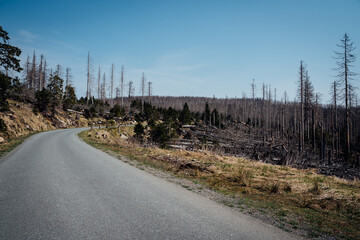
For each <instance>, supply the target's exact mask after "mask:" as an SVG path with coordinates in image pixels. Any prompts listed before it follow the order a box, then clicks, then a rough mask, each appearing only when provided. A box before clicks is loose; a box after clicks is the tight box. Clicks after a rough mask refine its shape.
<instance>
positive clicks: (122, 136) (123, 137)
mask: <svg viewBox="0 0 360 240" xmlns="http://www.w3.org/2000/svg"><path fill="white" fill-rule="evenodd" d="M120 137H121V138H122V139H128V137H127V136H125V135H124V134H121V136H120Z"/></svg>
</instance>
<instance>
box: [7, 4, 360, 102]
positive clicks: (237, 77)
mask: <svg viewBox="0 0 360 240" xmlns="http://www.w3.org/2000/svg"><path fill="white" fill-rule="evenodd" d="M0 11H1V14H0V23H1V25H2V26H3V28H4V29H5V30H6V31H8V32H9V34H10V37H11V43H12V44H13V45H16V46H18V47H20V48H21V49H22V50H23V54H22V57H21V58H22V59H25V58H26V55H27V54H31V53H32V51H33V50H35V51H36V53H37V54H38V55H40V54H44V55H45V57H46V59H47V61H48V63H49V64H50V65H51V66H52V67H55V65H56V64H61V65H62V66H64V67H71V68H72V72H73V75H74V80H73V81H74V85H75V87H76V90H77V95H78V96H84V95H85V91H86V61H87V53H88V52H90V55H91V58H92V63H93V67H94V76H97V68H98V66H99V64H100V65H101V69H102V71H105V72H106V74H107V75H109V73H110V67H111V64H112V63H114V64H115V67H116V71H115V73H116V74H115V77H116V81H117V82H118V81H119V78H120V74H119V73H120V69H121V65H124V66H125V71H126V72H125V80H126V81H127V82H128V81H133V82H134V83H135V87H136V94H139V89H140V87H139V86H140V79H141V74H142V72H145V75H146V78H147V80H148V81H151V82H153V90H154V94H155V95H171V96H208V97H212V96H213V95H215V96H216V97H225V96H228V97H235V96H237V97H241V96H242V93H243V92H245V93H246V95H247V96H250V89H251V88H250V84H251V82H252V79H255V83H256V84H257V96H260V95H261V91H260V88H261V84H262V83H265V84H270V85H271V88H272V89H274V88H276V89H277V95H278V96H277V98H278V99H280V98H281V97H282V95H283V92H284V91H285V90H286V91H287V92H288V95H289V96H290V98H291V99H294V98H295V96H296V81H297V78H298V67H299V63H300V60H303V61H304V62H305V63H306V64H307V67H308V70H309V74H310V76H311V80H312V82H313V85H314V87H315V91H316V92H320V93H321V94H322V98H323V102H324V103H326V102H327V100H328V99H329V96H328V95H329V94H328V92H329V89H330V84H331V82H332V81H334V80H335V78H334V77H333V76H334V75H336V72H335V71H333V70H332V69H333V68H334V67H336V66H335V60H334V59H333V58H332V57H333V56H334V53H333V52H334V50H337V47H336V44H338V43H339V39H340V38H341V37H342V36H343V34H344V33H345V32H347V33H348V34H349V35H350V37H351V39H352V40H353V42H354V44H355V46H357V47H358V48H357V49H356V52H355V53H356V54H357V55H358V56H359V57H360V54H359V53H360V51H359V49H360V28H359V24H360V0H346V1H340V0H339V1H331V0H330V1H329V0H327V1H315V0H313V1H290V0H289V1H265V0H263V1H262V0H258V1H240V0H238V1H230V0H223V1H211V0H208V1H201V0H198V1H187V0H181V1H155V0H154V1H140V0H138V1H135V0H134V1H131V0H128V1H65V0H64V1H36V0H34V1H16V0H0ZM353 70H354V71H355V72H358V73H360V59H359V60H358V61H357V62H356V63H355V68H354V69H353ZM357 79H359V77H357ZM357 82H359V81H357ZM356 85H357V86H360V84H358V83H357V84H356ZM358 92H359V91H358Z"/></svg>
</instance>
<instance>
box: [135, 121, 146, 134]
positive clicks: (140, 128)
mask: <svg viewBox="0 0 360 240" xmlns="http://www.w3.org/2000/svg"><path fill="white" fill-rule="evenodd" d="M134 132H135V137H137V138H142V137H143V136H144V127H143V125H142V124H141V123H139V122H138V123H137V124H136V125H135V127H134Z"/></svg>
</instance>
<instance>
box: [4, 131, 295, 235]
mask: <svg viewBox="0 0 360 240" xmlns="http://www.w3.org/2000/svg"><path fill="white" fill-rule="evenodd" d="M80 131H82V129H66V130H55V131H50V132H43V133H40V134H37V135H34V136H32V137H31V138H29V139H28V140H27V141H26V142H24V143H23V144H22V145H21V146H20V147H19V148H18V149H16V150H15V151H13V152H12V153H10V154H9V155H8V156H6V157H4V158H2V159H0V239H282V240H284V239H294V238H295V237H294V236H293V235H290V234H289V233H286V232H284V231H281V230H279V229H277V228H275V227H273V226H270V225H267V224H265V223H262V222H260V221H259V220H256V219H253V218H251V217H249V216H245V215H243V214H241V213H238V212H236V211H234V210H232V209H230V208H228V207H225V206H221V205H219V204H217V203H215V202H213V201H211V200H208V199H207V198H205V197H202V196H199V195H197V194H196V193H193V192H190V191H188V190H186V189H184V188H182V187H181V186H178V185H175V184H172V183H169V182H167V181H165V180H164V179H160V178H157V177H155V176H153V175H150V174H148V173H146V172H144V171H142V170H140V169H137V168H135V167H132V166H130V165H128V164H126V163H124V162H122V161H119V160H118V159H116V158H114V157H111V156H109V155H107V154H106V153H103V152H101V151H100V150H97V149H95V148H93V147H91V146H89V145H87V144H86V143H84V142H82V141H81V140H79V139H78V137H77V133H78V132H80Z"/></svg>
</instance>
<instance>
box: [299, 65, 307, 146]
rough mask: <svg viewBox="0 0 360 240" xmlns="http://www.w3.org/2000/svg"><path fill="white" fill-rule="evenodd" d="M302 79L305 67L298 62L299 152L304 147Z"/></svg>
mask: <svg viewBox="0 0 360 240" xmlns="http://www.w3.org/2000/svg"><path fill="white" fill-rule="evenodd" d="M304 78H305V67H304V64H303V61H300V67H299V81H298V83H299V89H298V91H299V98H300V118H299V151H300V152H301V151H302V150H303V146H304Z"/></svg>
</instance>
